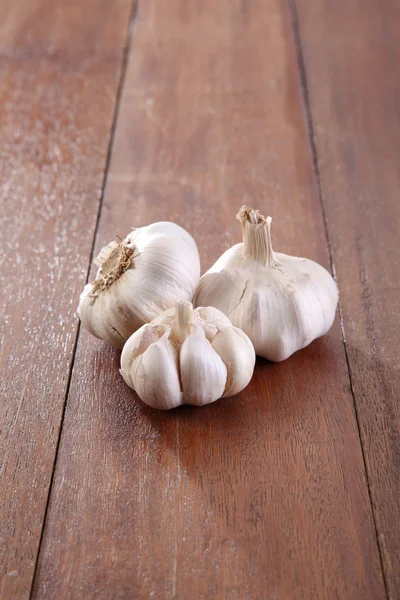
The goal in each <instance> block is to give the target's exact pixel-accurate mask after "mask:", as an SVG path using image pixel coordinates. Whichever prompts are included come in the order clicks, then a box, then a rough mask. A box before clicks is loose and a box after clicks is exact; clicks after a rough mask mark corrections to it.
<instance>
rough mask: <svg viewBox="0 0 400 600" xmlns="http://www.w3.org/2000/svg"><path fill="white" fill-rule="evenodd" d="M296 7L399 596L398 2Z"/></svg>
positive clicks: (376, 493) (372, 474) (355, 368)
mask: <svg viewBox="0 0 400 600" xmlns="http://www.w3.org/2000/svg"><path fill="white" fill-rule="evenodd" d="M298 6H299V26H300V35H301V41H302V45H303V48H304V58H305V65H306V72H307V78H308V87H309V93H310V105H311V114H312V119H313V124H314V131H315V139H316V148H317V152H318V159H319V165H320V175H321V187H322V194H323V198H324V205H325V210H326V218H327V226H328V230H329V237H330V242H331V249H332V258H333V262H334V265H335V270H336V275H337V280H338V284H339V289H340V292H341V301H340V304H341V310H342V316H343V324H344V330H345V335H346V348H347V354H348V359H349V364H350V373H351V381H352V387H353V393H354V398H355V403H356V407H357V414H358V420H359V423H360V428H361V437H362V442H363V447H364V454H365V459H366V465H367V471H368V478H369V483H370V491H371V497H372V502H373V507H374V512H375V518H376V525H377V530H378V535H379V544H380V549H381V553H382V559H383V564H384V568H385V575H386V579H387V585H388V591H389V594H390V597H391V598H393V599H394V598H400V404H399V389H400V351H399V330H400V288H399V278H400V243H399V236H400V210H399V203H400V191H399V190H400V186H399V184H400V170H399V169H400V163H399V156H400V121H399V106H400V104H399V102H400V96H399V92H400V42H399V31H400V3H399V2H396V1H395V0H384V1H383V2H379V3H375V2H373V1H372V0H368V1H367V2H364V1H361V0H356V1H355V2H348V1H346V0H340V1H338V2H334V3H332V2H329V0H326V1H324V2H321V1H320V0H315V1H311V2H309V1H308V0H299V2H298ZM338 40H340V43H338Z"/></svg>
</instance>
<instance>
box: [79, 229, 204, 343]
mask: <svg viewBox="0 0 400 600" xmlns="http://www.w3.org/2000/svg"><path fill="white" fill-rule="evenodd" d="M95 262H96V264H97V265H98V266H99V267H100V268H99V270H98V273H97V277H96V279H95V280H94V281H93V282H92V283H89V284H87V285H86V286H85V288H84V290H83V292H82V294H81V297H80V302H79V307H78V314H79V316H80V318H81V321H82V325H83V327H84V328H85V329H87V330H88V331H89V333H91V334H92V335H94V336H96V337H98V338H101V339H103V340H105V341H107V342H109V343H110V344H112V345H113V346H116V347H117V348H122V346H123V345H124V343H125V341H126V340H127V339H128V337H129V336H130V335H131V334H132V333H133V332H134V331H136V330H137V329H139V327H141V326H142V325H143V324H144V323H148V322H149V321H151V319H153V318H154V317H155V316H156V315H158V314H159V313H160V312H162V311H164V310H166V309H167V308H170V307H172V306H174V305H175V303H176V302H177V301H178V300H192V297H193V293H194V291H195V289H196V285H197V284H198V281H199V278H200V259H199V252H198V249H197V246H196V242H195V241H194V239H193V238H192V236H191V235H190V234H189V233H188V232H187V231H185V229H183V228H182V227H180V226H179V225H176V224H175V223H169V222H160V223H153V224H152V225H148V226H146V227H140V228H138V229H134V230H133V231H132V233H130V234H129V235H127V236H126V238H125V239H124V240H122V241H120V242H111V243H110V244H108V246H106V247H105V248H103V249H102V250H101V252H100V254H99V256H98V257H97V259H96V261H95Z"/></svg>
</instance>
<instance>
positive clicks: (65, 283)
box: [0, 0, 130, 600]
mask: <svg viewBox="0 0 400 600" xmlns="http://www.w3.org/2000/svg"><path fill="white" fill-rule="evenodd" d="M129 12H130V2H128V1H126V0H113V1H111V0H107V1H105V0H104V1H96V0H86V1H85V2H80V1H78V0H75V1H72V2H64V3H63V4H62V5H61V4H60V3H56V2H52V1H51V0H48V1H46V0H29V1H22V0H18V1H15V0H12V1H11V0H10V1H9V0H3V1H2V2H0V78H1V82H0V140H1V141H0V197H1V224H0V236H1V270H2V273H1V287H0V295H1V302H0V304H1V320H0V340H1V350H0V368H1V377H0V389H1V392H0V398H1V404H0V406H1V409H0V421H1V427H0V429H1V448H0V463H1V478H0V481H1V484H0V598H1V599H2V600H6V599H7V600H8V599H12V600H15V599H18V600H20V599H25V598H28V597H29V594H30V589H31V584H32V579H33V574H34V568H35V562H36V556H37V551H38V547H39V542H40V537H41V531H42V526H43V517H44V514H45V509H46V503H47V497H48V492H49V486H50V481H51V477H52V473H53V464H54V460H55V452H56V447H57V442H58V438H59V431H60V423H61V417H62V411H63V405H64V398H65V394H66V390H67V383H68V374H69V370H70V366H71V359H72V354H73V348H74V342H75V338H76V334H77V319H76V306H77V295H78V293H79V290H80V288H81V287H82V285H83V284H84V282H85V279H86V274H87V269H88V264H89V259H90V254H91V249H92V243H93V235H94V231H95V224H96V218H97V211H98V206H99V197H100V190H101V186H102V181H103V175H104V168H105V163H106V156H107V151H108V144H109V140H110V133H111V126H112V121H113V114H114V108H115V101H116V95H117V89H118V84H119V79H120V65H121V60H122V55H123V46H124V42H125V38H126V32H127V26H128V21H129Z"/></svg>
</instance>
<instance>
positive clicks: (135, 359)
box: [120, 302, 256, 410]
mask: <svg viewBox="0 0 400 600" xmlns="http://www.w3.org/2000/svg"><path fill="white" fill-rule="evenodd" d="M255 358H256V357H255V352H254V348H253V345H252V343H251V341H250V340H249V338H248V337H247V335H246V334H245V333H243V331H241V330H240V329H238V328H237V327H234V326H233V325H232V323H231V322H230V320H229V319H228V318H227V317H226V316H225V315H224V314H222V313H221V312H220V311H219V310H217V309H216V308H213V307H207V308H202V307H200V308H197V309H195V310H193V307H192V304H191V303H190V302H178V303H177V304H176V307H175V308H171V309H169V310H167V311H165V312H164V313H162V314H160V315H158V316H157V317H156V318H155V319H153V320H152V321H151V323H148V324H147V325H143V327H141V328H140V329H139V330H138V331H136V332H135V333H134V334H133V335H132V336H131V337H130V338H129V340H128V341H127V342H126V344H125V346H124V348H123V350H122V354H121V371H120V372H121V375H122V377H123V378H124V380H125V382H126V383H127V385H129V387H131V388H132V389H133V390H135V391H136V393H137V395H138V396H139V398H141V399H142V400H143V402H145V403H146V404H148V405H149V406H152V407H153V408H159V409H161V410H166V409H170V408H175V407H176V406H179V405H180V404H194V405H197V406H201V405H203V404H210V403H211V402H214V401H215V400H218V398H221V397H227V396H233V395H234V394H237V393H239V392H240V391H241V390H243V389H244V388H245V387H246V385H247V384H248V383H249V381H250V379H251V377H252V375H253V370H254V363H255Z"/></svg>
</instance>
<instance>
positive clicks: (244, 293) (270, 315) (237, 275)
mask: <svg viewBox="0 0 400 600" xmlns="http://www.w3.org/2000/svg"><path fill="white" fill-rule="evenodd" d="M237 217H238V219H239V220H240V222H241V225H242V233H243V243H241V244H237V245H235V246H233V247H232V248H230V249H229V250H227V251H226V252H225V253H224V254H223V255H222V256H221V257H220V258H219V259H218V260H217V262H216V263H215V264H214V265H213V266H212V267H211V269H209V271H207V273H205V275H203V277H202V278H201V279H200V283H199V286H198V288H197V291H196V294H195V298H194V303H195V306H204V305H211V306H215V307H216V308H219V310H221V311H222V312H223V313H225V314H226V315H227V316H228V317H229V319H230V320H231V321H232V323H233V324H234V325H236V327H240V329H242V330H243V331H244V332H245V333H247V335H248V336H249V338H250V339H251V341H252V342H253V344H254V348H255V350H256V353H257V354H258V355H259V356H263V357H264V358H267V359H269V360H272V361H281V360H285V359H286V358H288V357H289V356H290V355H291V354H293V352H296V350H299V349H300V348H304V347H305V346H307V345H308V344H309V343H310V342H312V341H313V340H314V339H316V338H318V337H320V336H322V335H324V334H325V333H326V332H327V331H328V330H329V329H330V327H331V326H332V323H333V321H334V318H335V312H336V306H337V301H338V290H337V287H336V284H335V282H334V280H333V279H332V277H331V275H330V274H329V273H328V271H327V270H326V269H324V268H323V267H322V266H321V265H319V264H317V263H315V262H314V261H312V260H308V259H306V258H298V257H295V256H288V255H286V254H280V253H278V252H273V250H272V245H271V232H270V225H271V218H270V217H268V218H267V219H265V218H264V217H263V216H262V215H260V214H259V212H258V211H256V210H253V209H251V208H249V207H248V206H243V207H242V208H241V209H240V212H239V214H238V215H237Z"/></svg>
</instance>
